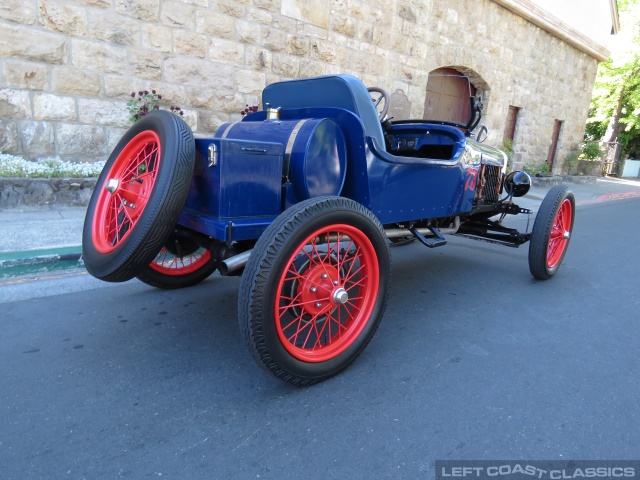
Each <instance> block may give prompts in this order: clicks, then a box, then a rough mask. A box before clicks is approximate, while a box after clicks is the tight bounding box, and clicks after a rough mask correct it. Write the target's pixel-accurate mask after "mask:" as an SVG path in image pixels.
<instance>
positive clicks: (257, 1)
mask: <svg viewBox="0 0 640 480" xmlns="http://www.w3.org/2000/svg"><path fill="white" fill-rule="evenodd" d="M253 5H254V6H256V7H258V8H262V9H264V10H267V11H268V12H271V13H280V5H281V0H253Z"/></svg>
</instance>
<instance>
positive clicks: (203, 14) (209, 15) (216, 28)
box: [196, 9, 236, 40]
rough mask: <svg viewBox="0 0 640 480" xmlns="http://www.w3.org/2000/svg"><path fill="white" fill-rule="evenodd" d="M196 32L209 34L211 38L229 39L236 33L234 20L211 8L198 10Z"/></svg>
mask: <svg viewBox="0 0 640 480" xmlns="http://www.w3.org/2000/svg"><path fill="white" fill-rule="evenodd" d="M196 32H198V33H204V34H205V35H209V36H211V37H212V39H213V38H225V39H228V40H231V39H234V38H235V34H236V20H235V19H234V18H233V17H230V16H228V15H222V14H220V13H219V12H216V11H214V10H211V9H207V10H198V15H197V18H196Z"/></svg>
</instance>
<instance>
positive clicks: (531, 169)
mask: <svg viewBox="0 0 640 480" xmlns="http://www.w3.org/2000/svg"><path fill="white" fill-rule="evenodd" d="M523 168H524V171H525V172H527V173H528V174H529V175H531V176H534V177H535V176H536V175H538V174H541V175H543V176H546V175H549V174H550V173H551V169H550V168H549V164H548V163H546V162H540V163H530V164H529V165H525V166H524V167H523Z"/></svg>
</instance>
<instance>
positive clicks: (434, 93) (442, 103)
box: [423, 68, 476, 125]
mask: <svg viewBox="0 0 640 480" xmlns="http://www.w3.org/2000/svg"><path fill="white" fill-rule="evenodd" d="M475 94H476V89H475V87H474V86H473V85H471V83H470V82H469V79H468V78H467V77H465V76H464V75H462V74H461V73H460V72H458V71H457V70H454V69H452V68H439V69H437V70H434V71H432V72H430V73H429V80H428V82H427V94H426V97H425V101H424V115H423V117H424V118H426V119H431V120H442V121H446V122H453V123H461V124H463V125H466V124H467V122H468V121H469V119H470V117H471V105H470V103H469V97H470V96H472V95H475Z"/></svg>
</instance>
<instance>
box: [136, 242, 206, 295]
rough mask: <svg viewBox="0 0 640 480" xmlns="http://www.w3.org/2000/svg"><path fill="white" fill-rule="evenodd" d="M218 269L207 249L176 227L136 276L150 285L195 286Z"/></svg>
mask: <svg viewBox="0 0 640 480" xmlns="http://www.w3.org/2000/svg"><path fill="white" fill-rule="evenodd" d="M217 268H218V261H217V259H216V258H214V257H213V255H211V252H210V251H209V250H207V249H206V248H203V247H201V246H199V245H198V244H197V243H195V242H194V241H193V240H192V238H191V236H190V235H189V233H188V232H183V231H180V230H177V229H176V230H175V231H174V232H173V233H172V235H171V236H170V237H169V239H168V240H167V242H166V243H165V246H164V247H162V249H161V250H160V252H159V253H158V254H157V255H156V258H154V259H153V260H152V262H151V263H150V264H149V265H147V266H146V267H145V268H143V269H141V270H140V271H139V272H138V274H137V275H136V277H138V280H141V281H143V282H144V283H146V284H148V285H151V286H153V287H158V288H165V289H175V288H183V287H190V286H192V285H196V284H197V283H200V282H202V281H203V280H204V279H206V278H207V277H209V276H210V275H211V274H212V273H213V272H215V271H216V269H217Z"/></svg>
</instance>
